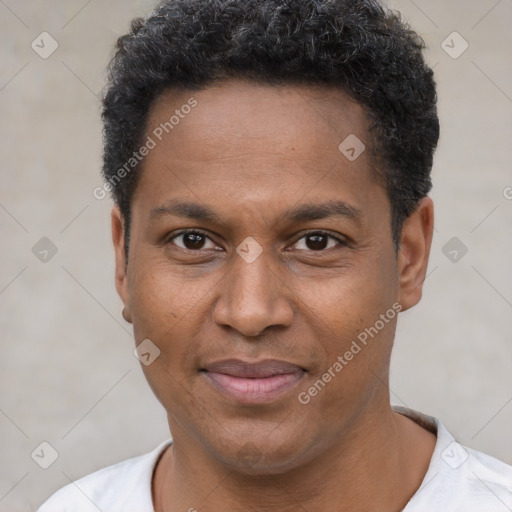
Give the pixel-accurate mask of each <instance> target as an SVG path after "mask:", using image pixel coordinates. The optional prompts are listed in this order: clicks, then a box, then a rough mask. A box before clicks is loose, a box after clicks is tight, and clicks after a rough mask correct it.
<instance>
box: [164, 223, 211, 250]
mask: <svg viewBox="0 0 512 512" xmlns="http://www.w3.org/2000/svg"><path fill="white" fill-rule="evenodd" d="M188 233H197V234H198V235H202V236H204V237H205V238H206V239H208V240H210V242H212V243H214V244H215V245H217V246H218V245H219V244H217V242H215V240H213V239H212V237H211V236H209V235H207V234H206V233H205V232H204V231H202V230H201V229H198V228H188V229H182V230H179V231H178V232H175V233H172V234H171V236H168V237H166V241H165V243H173V242H172V241H173V240H174V239H175V238H177V237H179V236H181V235H186V234H188ZM173 245H176V244H174V243H173ZM176 247H178V249H182V250H184V251H189V252H200V251H205V250H206V251H211V250H212V249H196V250H194V249H186V248H185V249H184V248H183V247H180V246H179V245H176Z"/></svg>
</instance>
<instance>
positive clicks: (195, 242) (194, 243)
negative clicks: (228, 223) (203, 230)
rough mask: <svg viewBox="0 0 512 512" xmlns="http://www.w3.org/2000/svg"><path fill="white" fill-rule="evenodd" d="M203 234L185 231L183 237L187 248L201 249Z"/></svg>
mask: <svg viewBox="0 0 512 512" xmlns="http://www.w3.org/2000/svg"><path fill="white" fill-rule="evenodd" d="M203 238H204V236H203V235H201V234H200V233H186V234H185V237H184V244H185V247H186V248H187V249H201V247H202V245H203V243H204V240H203Z"/></svg>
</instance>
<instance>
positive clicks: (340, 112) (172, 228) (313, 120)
mask: <svg viewBox="0 0 512 512" xmlns="http://www.w3.org/2000/svg"><path fill="white" fill-rule="evenodd" d="M191 96H193V97H194V98H195V99H196V100H197V102H198V104H197V106H196V107H195V108H194V109H193V110H192V111H191V112H190V114H188V115H187V116H186V117H185V118H184V119H182V120H180V123H179V124H178V125H176V126H175V127H174V129H173V131H172V132H171V133H170V134H168V135H167V136H165V137H164V138H163V140H162V141H161V142H159V143H158V144H157V146H156V147H155V148H154V149H152V150H151V151H150V152H149V154H148V155H147V157H146V158H145V160H144V167H143V170H142V174H141V177H140V181H139V183H138V185H137V189H136V192H135V195H134V197H133V202H132V218H131V233H130V245H129V258H128V262H127V264H125V263H126V254H125V252H124V235H125V233H124V222H123V217H122V215H121V213H120V211H119V210H118V209H117V208H114V209H113V212H112V233H113V241H114V247H115V253H116V286H117V290H118V292H119V295H120V297H121V299H122V300H123V303H124V304H125V317H126V318H127V320H128V321H130V322H132V323H133V328H134V335H135V340H136V343H137V344H139V343H140V342H142V341H143V340H144V339H147V338H149V339H150V340H151V341H152V342H153V343H154V344H155V345H157V346H158V348H159V349H160V356H159V357H158V358H157V359H156V360H155V361H154V362H153V363H152V364H151V365H149V366H143V370H144V372H145V375H146V378H147V380H148V382H149V384H150V386H151V387H152V389H153V391H154V393H155V394H156V396H157V397H158V399H159V400H160V402H161V403H162V405H163V406H164V407H165V409H166V411H167V414H168V421H169V426H170V430H171V433H172V437H173V445H172V446H171V448H169V449H168V450H166V452H165V453H164V455H163V456H162V458H161V459H160V461H159V463H158V465H157V468H156V470H155V474H154V479H153V497H154V503H155V509H156V510H157V511H164V510H165V511H181V510H183V511H185V510H189V509H190V508H195V509H197V510H199V511H201V512H202V511H218V510H226V511H239V510H240V511H241V510H244V511H248V510H258V511H260V512H261V511H267V510H280V511H282V510H290V511H291V510H297V507H298V506H299V505H298V504H299V503H300V504H301V506H302V507H301V508H302V509H303V510H307V511H309V512H315V511H325V510H328V509H336V510H337V511H351V512H358V511H368V510H379V511H398V510H401V509H402V508H403V507H404V506H405V505H406V503H407V502H408V500H409V499H410V498H411V496H412V495H413V494H414V492H415V491H416V490H417V489H418V487H419V486H420V484H421V482H422V479H423V477H424V475H425V473H426V471H427V468H428V464H429V461H430V458H431V455H432V452H433V449H434V445H435V436H434V435H433V434H431V433H429V432H427V431H426V430H424V429H423V428H421V427H420V426H419V425H417V424H416V423H414V422H413V421H411V420H410V419H408V418H407V417H405V416H402V415H400V414H397V413H395V412H393V411H392V409H391V407H390V405H389V389H388V384H387V383H388V374H389V359H390V353H391V348H392V344H393V339H394V333H395V325H396V317H395V318H394V319H392V320H390V321H389V322H388V323H386V325H385V327H384V328H383V329H382V330H381V331H379V333H378V335H376V336H375V337H374V338H373V339H371V341H370V342H369V343H368V345H367V346H365V347H364V348H363V349H362V350H361V351H360V352H359V353H358V354H357V356H354V358H353V359H352V360H351V361H350V362H349V364H347V365H346V366H345V367H344V368H343V370H342V371H341V372H340V373H339V374H338V375H337V376H336V377H335V378H333V379H332V380H331V382H329V383H328V384H327V385H326V386H325V388H323V389H322V390H321V392H319V393H318V394H317V395H316V396H314V397H313V398H311V401H310V402H309V403H308V404H306V405H305V404H302V403H300V402H299V400H298V395H299V393H300V392H304V391H306V392H307V391H308V389H309V388H310V387H311V386H312V385H313V384H314V383H315V382H316V381H317V380H318V379H319V378H321V376H322V374H323V373H324V372H325V371H326V370H327V369H328V368H329V367H331V366H332V365H333V363H334V362H335V361H336V360H337V358H338V356H339V355H342V354H344V353H345V352H346V351H347V350H348V349H349V348H350V345H351V343H352V341H353V340H355V339H357V336H358V334H359V333H361V332H362V331H364V329H365V328H368V327H370V326H373V325H375V322H376V321H377V320H378V319H379V316H380V315H381V314H384V313H385V312H386V311H387V310H388V309H390V308H391V307H392V305H393V304H394V303H396V302H399V303H400V304H401V307H402V310H407V309H409V308H411V307H413V306H414V305H415V304H417V303H418V301H419V300H420V298H421V290H422V283H423V281H424V279H425V273H426V268H427V263H428V255H429V251H430V245H431V239H432V230H433V204H432V201H431V199H430V198H425V199H423V200H422V201H420V203H419V204H418V207H417V209H416V211H415V212H414V213H413V214H412V215H411V216H410V217H409V218H408V219H407V220H406V221H405V223H404V227H403V231H402V236H401V247H400V250H399V251H398V253H397V252H396V249H395V247H394V245H393V240H392V235H391V213H390V203H389V199H388V197H387V194H386V191H385V190H384V188H383V187H382V186H381V185H380V184H379V182H378V180H377V179H376V177H375V174H374V170H373V168H374V162H373V159H372V158H371V151H370V137H369V134H368V128H367V124H366V120H365V119H366V118H365V113H364V110H363V109H362V107H361V106H359V105H358V104H357V103H355V102H353V101H352V100H351V99H350V98H349V97H348V96H347V95H345V94H344V93H343V92H342V91H340V90H337V89H334V88H331V87H328V86H314V87H313V86H285V87H284V86H281V87H272V86H264V85H256V84H252V83H246V82H241V81H235V80H226V81H224V82H221V83H219V84H217V85H215V86H212V87H209V88H207V89H205V90H202V91H194V92H193V93H192V92H190V91H181V92H177V91H168V92H166V93H164V94H163V95H162V96H161V97H160V98H159V99H158V100H157V101H156V102H155V103H154V105H153V106H152V109H151V111H150V116H149V122H148V129H147V134H146V135H150V134H151V132H152V130H153V129H154V127H156V126H158V125H159V124H160V123H161V122H165V121H166V120H168V119H169V117H170V115H172V113H173V112H174V111H175V109H179V108H180V107H181V106H182V105H184V104H185V103H187V101H188V100H189V98H190V97H191ZM349 134H355V135H356V136H357V137H358V138H359V139H360V140H362V141H363V142H364V143H365V144H366V146H367V148H366V150H365V151H364V152H363V153H362V154H361V155H360V156H359V158H357V159H356V160H355V161H353V162H350V161H349V160H348V159H347V158H345V157H344V156H343V155H342V154H341V152H340V151H339V150H338V145H339V144H340V142H341V141H342V140H344V139H345V138H346V137H347V136H348V135H349ZM178 201H180V202H188V203H196V204H199V205H202V206H206V207H208V208H210V209H211V210H213V211H214V212H215V213H217V214H218V215H219V216H220V220H218V219H217V220H207V219H196V218H188V217H182V216H178V215H173V214H172V213H170V212H169V211H167V212H165V211H164V210H165V207H167V209H169V207H170V206H172V205H173V204H176V202H178ZM330 201H343V202H344V203H346V205H349V206H350V207H351V208H352V210H357V212H358V215H357V217H355V218H354V217H351V216H349V215H331V216H327V217H323V218H317V219H303V220H297V219H295V220H290V219H289V218H288V217H286V216H285V212H286V211H288V210H293V209H296V208H298V207H300V206H303V205H305V204H308V205H311V204H323V203H328V202H330ZM152 211H153V214H152V213H151V212H152ZM181 229H197V230H199V231H200V232H201V233H203V234H204V235H206V236H205V237H199V239H198V241H199V245H196V246H195V247H196V249H195V250H191V249H190V247H191V246H192V247H194V246H193V244H192V245H191V244H190V240H189V239H187V238H186V237H183V236H177V232H178V230H181ZM318 230H322V231H326V232H328V235H329V237H325V238H324V237H319V238H315V237H314V236H313V237H311V236H306V235H312V234H315V233H317V232H318ZM247 237H253V238H254V239H255V240H256V241H257V242H258V244H259V245H260V247H261V248H262V253H261V254H260V255H259V257H258V258H257V259H256V260H255V261H253V262H251V263H248V262H247V261H245V260H244V259H243V258H242V257H240V255H239V254H238V253H237V252H236V248H237V247H238V246H239V245H240V244H242V242H243V241H244V240H245V239H246V238H247ZM331 237H334V238H331ZM315 242H316V244H315ZM322 244H323V245H322ZM228 358H238V359H243V360H244V361H260V360H262V359H280V360H285V361H288V362H291V363H294V364H296V365H299V366H300V367H301V368H303V369H304V370H305V372H304V374H303V377H302V378H301V379H300V380H298V381H297V383H296V384H295V385H294V386H293V387H292V389H290V390H288V391H286V392H285V393H284V394H282V395H280V396H279V397H278V398H277V399H276V400H274V401H272V402H269V403H263V404H240V403H238V402H237V401H234V400H232V399H229V398H226V396H225V395H224V394H222V393H221V392H220V391H219V390H218V389H216V388H215V386H213V385H212V384H211V382H210V381H209V379H207V378H205V376H204V373H202V372H200V369H201V368H204V366H205V365H206V364H208V363H210V362H212V361H218V360H221V359H228Z"/></svg>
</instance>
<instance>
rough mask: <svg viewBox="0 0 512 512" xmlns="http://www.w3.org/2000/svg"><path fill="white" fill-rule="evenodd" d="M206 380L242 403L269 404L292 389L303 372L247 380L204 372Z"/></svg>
mask: <svg viewBox="0 0 512 512" xmlns="http://www.w3.org/2000/svg"><path fill="white" fill-rule="evenodd" d="M204 375H205V376H206V377H207V378H208V380H209V381H210V382H211V383H212V384H213V385H214V386H215V387H216V388H217V389H220V390H221V391H222V392H223V393H224V394H226V395H228V396H229V397H231V398H232V399H235V400H236V401H238V402H242V403H247V404H250V403H253V404H257V403H265V402H271V401H273V400H275V399H276V398H278V397H279V396H280V395H282V394H284V393H285V392H286V391H289V390H290V389H292V388H293V387H294V386H295V384H296V383H297V382H298V381H299V380H300V379H302V377H303V376H304V372H297V373H285V374H283V375H274V376H272V377H265V378H257V379H247V378H243V377H233V376H232V375H225V374H223V373H215V372H205V373H204Z"/></svg>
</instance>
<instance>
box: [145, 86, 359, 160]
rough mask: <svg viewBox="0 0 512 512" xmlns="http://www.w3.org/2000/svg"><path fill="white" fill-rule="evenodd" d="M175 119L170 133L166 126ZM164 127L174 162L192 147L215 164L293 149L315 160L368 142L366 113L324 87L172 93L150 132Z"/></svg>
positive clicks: (154, 112) (153, 116)
mask: <svg viewBox="0 0 512 512" xmlns="http://www.w3.org/2000/svg"><path fill="white" fill-rule="evenodd" d="M191 98H193V100H194V102H197V104H196V106H195V107H193V108H189V107H188V105H189V103H190V101H191ZM173 114H174V118H173V119H172V121H171V124H172V130H170V132H169V133H167V132H166V131H165V123H168V122H169V121H170V120H171V117H172V115H173ZM178 116H179V119H178V118H177V117H178ZM161 125H164V133H162V134H161V135H162V136H163V138H165V139H166V141H164V142H167V143H168V145H172V144H173V142H174V143H175V144H174V148H173V150H174V156H175V157H176V158H179V156H180V153H181V149H183V150H185V151H187V150H189V149H190V146H191V145H194V152H195V156H196V157H197V158H198V159H199V158H202V157H203V158H204V159H208V160H212V159H214V158H215V157H218V156H222V157H223V158H226V157H229V155H230V154H232V155H233V156H236V154H237V151H238V150H239V149H240V148H243V149H244V150H246V149H247V148H248V147H251V148H253V150H254V152H257V151H262V152H267V153H269V152H270V151H272V150H275V151H279V150H286V149H288V148H290V147H292V148H293V150H294V151H298V152H299V154H300V155H301V156H302V157H312V158H317V157H318V155H317V154H315V150H319V149H320V150H321V151H322V152H323V151H325V149H326V148H329V149H330V150H331V151H334V152H336V151H339V150H338V146H339V144H340V142H341V141H343V140H344V139H345V138H346V137H348V136H349V135H357V136H358V138H359V139H364V140H365V141H366V142H368V134H367V122H366V117H365V111H364V110H363V108H362V107H361V106H360V105H359V104H358V103H356V102H355V101H353V100H352V99H351V98H350V97H349V96H348V95H347V94H345V93H344V92H343V91H341V90H340V89H338V88H334V87H331V86H320V85H318V86H305V85H286V86H272V85H261V84H256V83H252V82H248V81H239V80H225V81H223V82H220V83H217V84H215V85H213V86H211V87H208V88H206V89H203V90H200V91H195V92H192V91H176V90H168V91H166V92H164V93H163V94H162V95H160V96H159V98H158V99H157V100H156V101H155V102H154V103H153V105H152V108H151V109H150V113H149V120H148V130H147V131H148V132H150V133H151V132H154V131H155V130H156V135H158V134H159V131H158V128H159V127H160V128H162V126H161ZM167 128H169V125H167ZM160 131H161V130H160ZM167 135H169V136H168V137H167ZM182 142H186V145H185V146H182V144H181V143H182ZM319 146H321V147H319ZM335 154H337V153H335ZM187 156H188V157H189V156H190V155H188V154H187Z"/></svg>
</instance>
